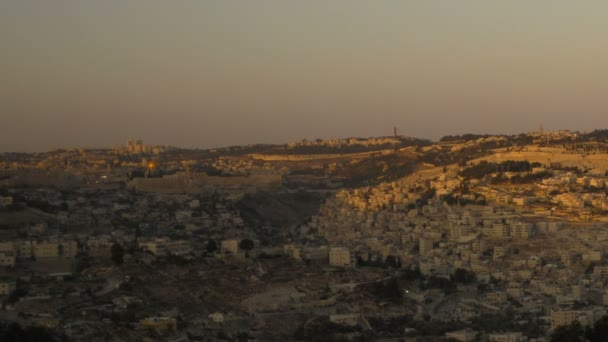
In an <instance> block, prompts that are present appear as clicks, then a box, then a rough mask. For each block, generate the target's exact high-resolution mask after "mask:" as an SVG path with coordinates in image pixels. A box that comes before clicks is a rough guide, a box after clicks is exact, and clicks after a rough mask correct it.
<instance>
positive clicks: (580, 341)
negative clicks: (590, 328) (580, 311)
mask: <svg viewBox="0 0 608 342" xmlns="http://www.w3.org/2000/svg"><path fill="white" fill-rule="evenodd" d="M550 341H551V342H584V341H585V330H584V329H583V327H582V326H581V324H580V323H579V322H578V321H574V322H572V323H571V324H569V325H562V326H559V327H557V329H555V331H553V333H552V334H551V339H550ZM602 341H604V340H603V339H602Z"/></svg>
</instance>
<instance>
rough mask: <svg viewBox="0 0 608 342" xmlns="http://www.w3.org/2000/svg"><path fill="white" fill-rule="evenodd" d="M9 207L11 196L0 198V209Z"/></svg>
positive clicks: (11, 203)
mask: <svg viewBox="0 0 608 342" xmlns="http://www.w3.org/2000/svg"><path fill="white" fill-rule="evenodd" d="M11 205H13V197H12V196H8V197H3V196H0V208H2V207H10V206H11Z"/></svg>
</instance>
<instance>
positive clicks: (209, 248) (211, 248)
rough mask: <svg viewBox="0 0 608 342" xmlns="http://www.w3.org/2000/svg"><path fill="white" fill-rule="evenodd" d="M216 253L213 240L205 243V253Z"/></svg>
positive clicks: (215, 244)
mask: <svg viewBox="0 0 608 342" xmlns="http://www.w3.org/2000/svg"><path fill="white" fill-rule="evenodd" d="M215 251H217V243H216V242H215V240H213V239H209V241H207V253H210V254H213V253H215Z"/></svg>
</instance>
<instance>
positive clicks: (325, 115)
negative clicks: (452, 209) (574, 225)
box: [0, 0, 608, 152]
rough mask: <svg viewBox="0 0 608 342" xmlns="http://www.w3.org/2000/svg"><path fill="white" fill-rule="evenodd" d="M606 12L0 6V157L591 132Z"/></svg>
mask: <svg viewBox="0 0 608 342" xmlns="http://www.w3.org/2000/svg"><path fill="white" fill-rule="evenodd" d="M606 10H608V4H605V3H602V2H590V3H587V4H585V5H580V4H574V3H572V2H565V1H552V2H549V1H538V2H535V3H529V2H525V1H512V2H509V3H488V2H484V1H480V0H471V1H462V2H458V4H456V3H445V2H440V1H428V2H424V3H414V2H396V1H395V2H392V1H387V2H382V3H380V4H377V3H375V4H371V3H367V2H360V1H349V2H341V1H337V2H332V3H324V2H317V1H313V2H306V3H285V2H281V1H258V2H255V3H230V2H221V3H219V2H218V3H215V2H195V1H184V2H180V3H177V4H176V3H171V4H169V3H164V2H161V1H148V2H145V3H143V2H135V1H134V2H130V3H123V2H118V1H105V2H103V3H86V4H85V3H82V2H76V1H54V2H52V3H38V2H5V3H2V4H0V42H1V43H2V44H3V51H4V56H3V61H2V63H0V72H1V73H2V75H3V79H4V82H2V84H1V85H0V103H1V104H0V112H1V113H2V114H1V115H2V118H3V119H4V120H3V122H4V123H5V124H4V125H2V126H0V151H2V152H8V151H25V152H31V151H47V150H49V149H51V148H57V147H61V148H71V147H81V146H84V147H110V146H113V145H116V144H122V143H124V142H125V141H126V140H128V139H130V138H141V139H143V140H144V141H146V142H150V143H154V144H166V145H173V146H180V147H198V148H213V147H220V146H230V145H243V144H249V143H277V144H278V143H286V142H289V141H296V140H301V139H316V138H338V137H359V136H361V137H369V136H382V135H390V134H391V132H392V127H393V126H397V127H398V128H399V133H400V134H403V135H405V136H413V137H418V138H428V139H433V140H436V139H438V138H439V137H441V136H444V135H453V134H463V133H480V134H485V133H488V134H513V133H520V132H521V133H525V132H529V131H533V130H536V129H538V126H539V124H540V123H544V126H545V129H546V130H547V131H550V130H559V129H569V130H573V131H591V130H593V129H595V128H602V127H608V119H606V116H605V115H604V108H605V107H606V104H607V100H606V99H605V96H604V93H605V92H606V90H608V84H607V82H606V79H608V77H606V76H608V75H606V74H607V73H608V69H606V68H604V67H603V66H602V62H601V61H603V60H605V59H606V57H608V49H607V48H606V47H605V44H603V37H604V36H605V33H606V32H607V31H608V24H606V23H605V20H604V18H603V16H602V14H603V13H605V11H606Z"/></svg>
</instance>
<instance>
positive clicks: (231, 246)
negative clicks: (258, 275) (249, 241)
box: [222, 239, 240, 254]
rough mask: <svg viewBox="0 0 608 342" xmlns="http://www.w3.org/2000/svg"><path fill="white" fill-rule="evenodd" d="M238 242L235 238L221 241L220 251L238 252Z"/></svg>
mask: <svg viewBox="0 0 608 342" xmlns="http://www.w3.org/2000/svg"><path fill="white" fill-rule="evenodd" d="M239 242H240V241H239V240H237V239H230V240H224V241H222V251H223V252H224V253H232V254H237V253H238V252H239Z"/></svg>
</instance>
